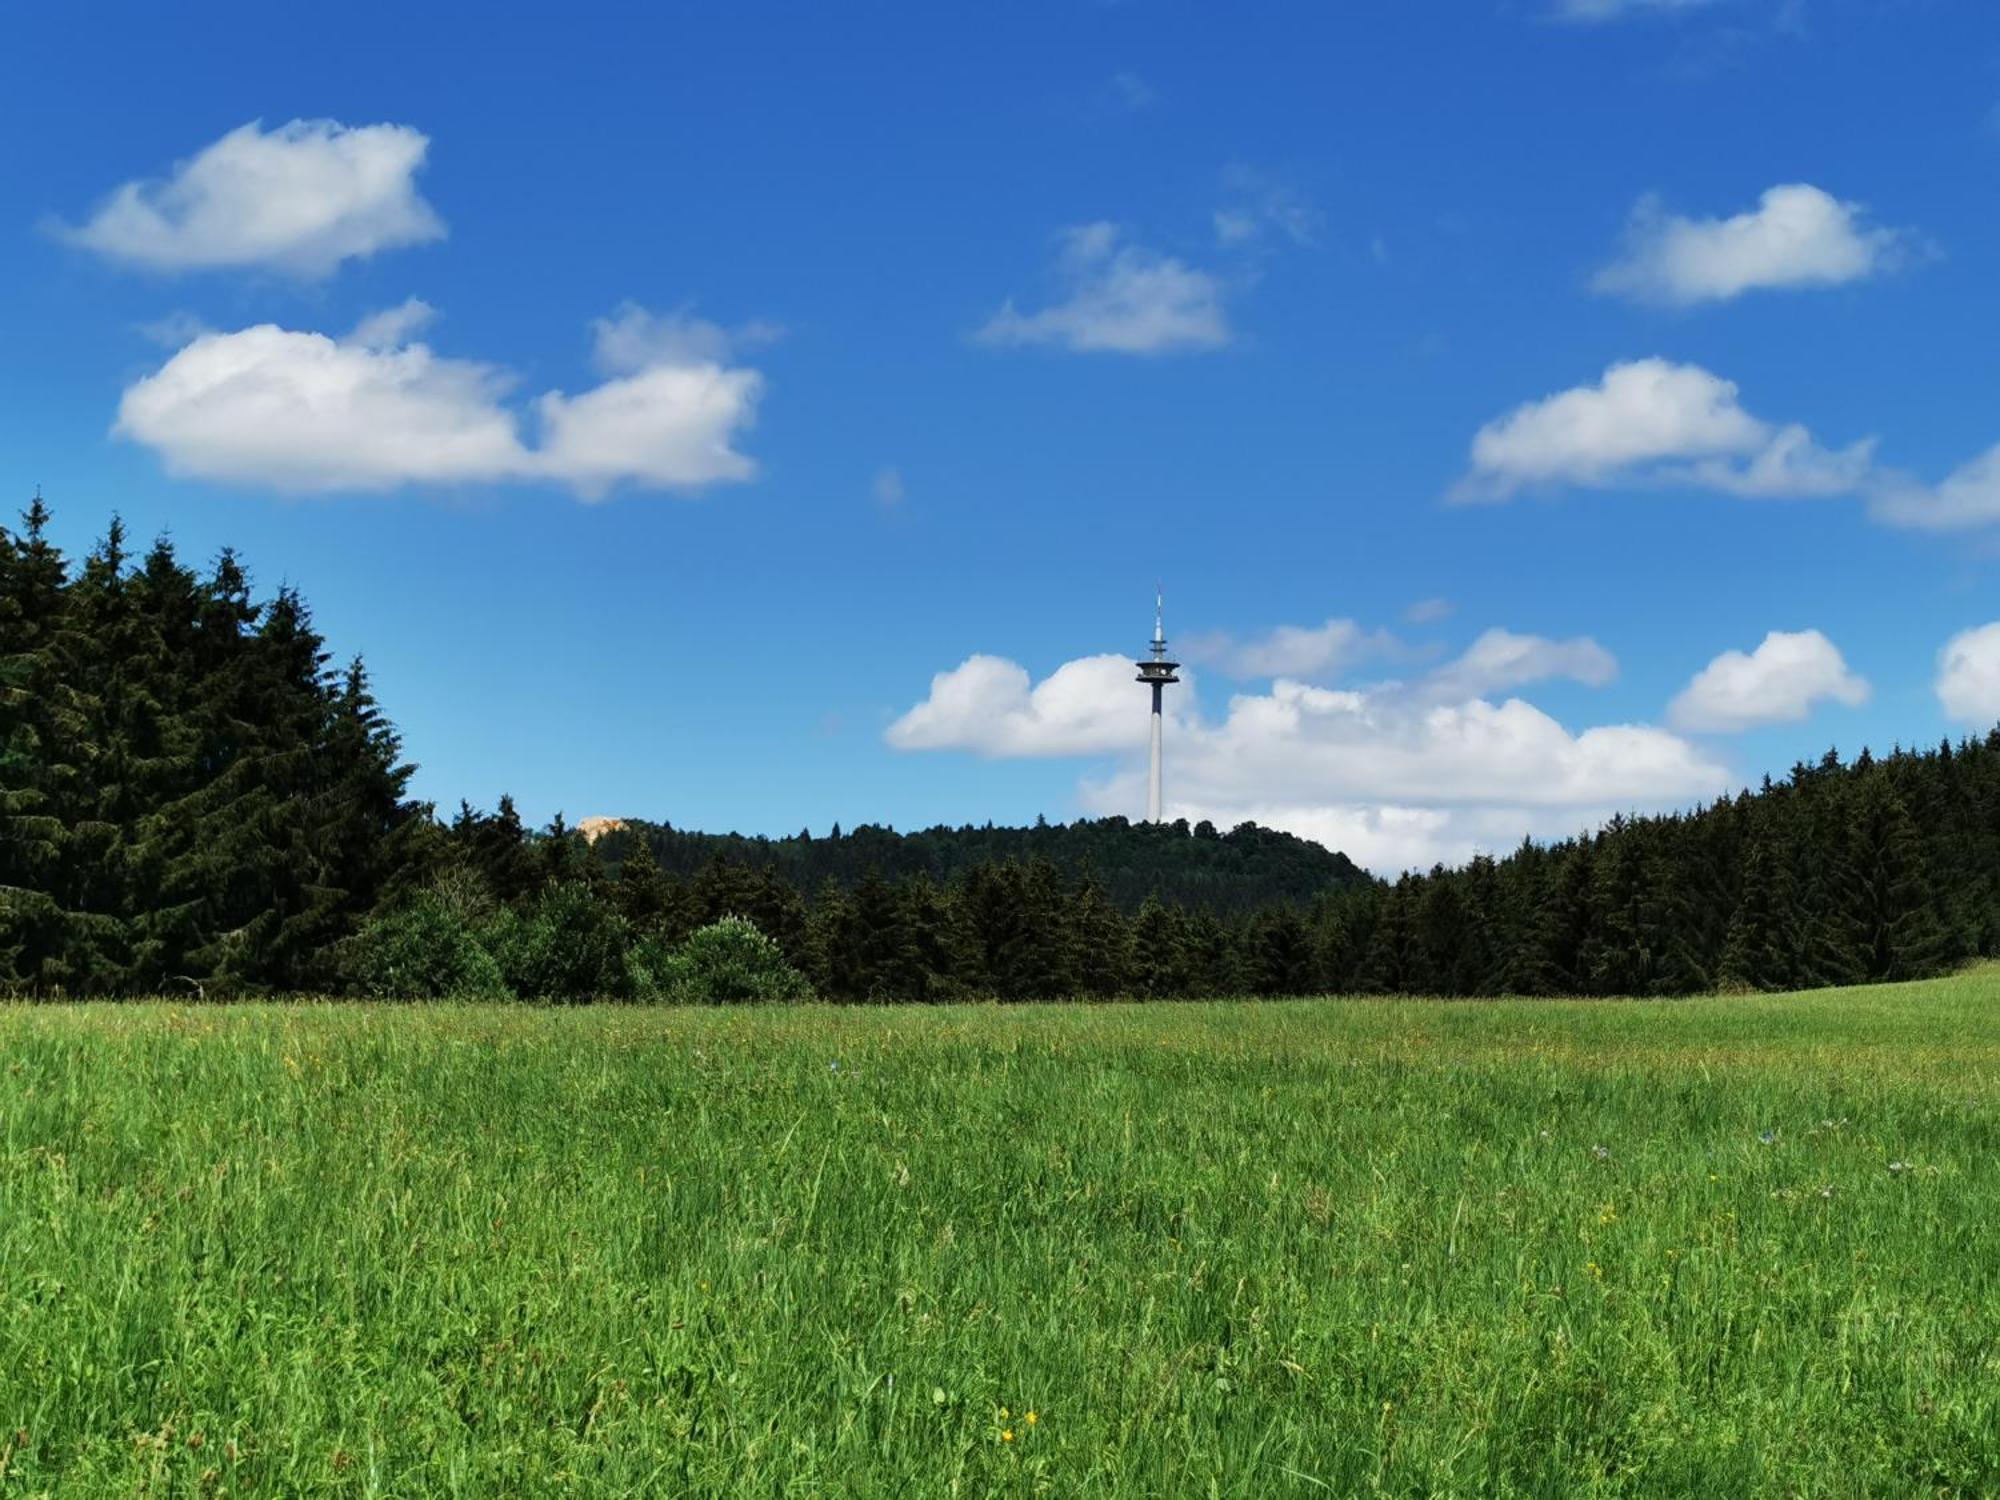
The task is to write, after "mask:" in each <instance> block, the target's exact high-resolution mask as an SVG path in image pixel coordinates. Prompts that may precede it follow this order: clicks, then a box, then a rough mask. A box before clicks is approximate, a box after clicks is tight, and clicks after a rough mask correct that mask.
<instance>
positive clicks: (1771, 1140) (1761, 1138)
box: [1757, 1130, 1778, 1146]
mask: <svg viewBox="0 0 2000 1500" xmlns="http://www.w3.org/2000/svg"><path fill="white" fill-rule="evenodd" d="M1757 1142H1758V1144H1759V1145H1763V1146H1775V1145H1777V1144H1778V1132H1777V1131H1775V1130H1760V1131H1758V1132H1757Z"/></svg>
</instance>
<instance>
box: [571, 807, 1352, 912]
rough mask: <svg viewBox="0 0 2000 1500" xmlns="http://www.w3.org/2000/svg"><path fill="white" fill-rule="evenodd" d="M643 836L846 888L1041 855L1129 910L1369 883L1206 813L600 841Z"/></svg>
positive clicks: (1269, 831) (674, 854) (672, 833)
mask: <svg viewBox="0 0 2000 1500" xmlns="http://www.w3.org/2000/svg"><path fill="white" fill-rule="evenodd" d="M638 839H644V840H645V842H646V843H647V845H648V846H649V847H650V848H651V850H652V854H653V859H654V862H655V863H657V864H658V865H659V867H660V868H661V869H662V870H663V871H665V872H666V873H667V874H669V875H678V876H681V877H682V878H692V877H693V876H695V875H696V874H698V873H700V871H701V870H702V868H703V867H704V866H706V865H708V864H710V863H711V862H713V861H715V860H718V859H719V860H722V861H723V862H725V863H740V864H743V865H747V866H748V867H749V868H751V869H752V870H757V871H760V872H761V871H764V870H770V871H772V872H774V873H775V874H777V875H778V876H780V877H781V878H783V879H784V880H786V881H788V882H789V883H791V884H792V885H794V886H797V887H798V888H799V889H801V890H807V891H811V890H817V889H819V888H820V886H822V885H824V884H825V883H826V882H827V881H829V880H830V881H833V882H835V883H836V884H838V885H839V886H841V887H842V888H843V889H847V890H852V889H853V888H854V887H855V886H856V885H858V884H860V882H861V881H862V879H863V878H864V877H866V876H869V875H876V876H880V877H883V878H885V879H889V880H901V879H905V878H908V877H911V876H916V875H923V876H927V877H928V878H929V879H931V880H932V881H934V882H935V883H937V884H939V885H945V884H949V883H950V882H951V881H953V880H955V879H957V878H958V877H960V876H961V875H963V874H965V873H966V872H967V871H969V870H971V869H973V868H974V867H976V866H979V865H989V864H1001V863H1005V862H1007V861H1010V860H1011V861H1020V862H1026V861H1030V860H1037V859H1045V860H1047V861H1049V862H1050V863H1051V864H1053V865H1054V866H1055V867H1056V868H1057V869H1058V870H1060V871H1061V872H1062V873H1063V874H1064V875H1065V876H1066V877H1069V878H1072V879H1074V878H1076V877H1078V876H1082V875H1090V876H1094V877H1095V878H1096V880H1097V881H1098V883H1099V884H1100V885H1101V886H1102V887H1103V889H1104V893H1105V895H1106V897H1107V898H1108V899H1109V900H1110V901H1111V904H1112V905H1114V906H1116V907H1117V908H1118V909H1119V910H1120V911H1122V912H1124V913H1126V914H1127V915H1128V916H1129V915H1130V914H1132V913H1134V912H1136V911H1138V909H1139V907H1140V905H1141V903H1143V902H1144V901H1145V900H1146V898H1147V897H1148V896H1156V897H1158V898H1159V899H1160V900H1162V901H1165V902H1167V903H1168V904H1170V905H1176V906H1185V907H1189V908H1198V909H1200V910H1204V911H1213V912H1223V913H1229V914H1240V913H1243V912H1248V911H1254V910H1256V909H1258V908H1260V907H1265V906H1274V905H1278V904H1280V903H1284V902H1293V903H1304V902H1307V901H1310V900H1312V898H1313V897H1315V896H1317V895H1319V894H1320V893H1321V892H1323V891H1328V890H1335V889H1339V888H1341V887H1345V886H1358V885H1367V884H1370V883H1371V881H1370V877H1369V876H1368V875H1367V874H1366V873H1365V872H1364V871H1363V870H1361V869H1360V867H1359V866H1357V865H1356V864H1355V863H1354V862H1353V861H1352V860H1350V859H1349V858H1348V857H1347V856H1346V855H1344V854H1337V853H1335V852H1333V851H1332V850H1330V849H1328V848H1327V847H1326V846H1325V845H1323V844H1315V843H1313V842H1311V841H1310V840H1308V839H1302V838H1299V837H1297V836H1296V835H1294V834H1289V833H1281V832H1280V831H1279V830H1277V829H1275V828H1261V827H1259V826H1258V825H1257V824H1255V823H1242V824H1239V825H1238V826H1237V827H1235V828H1233V829H1231V830H1230V831H1229V832H1228V833H1219V832H1217V831H1216V828H1215V825H1214V824H1212V823H1207V822H1202V823H1197V824H1195V825H1194V826H1193V827H1192V828H1190V827H1189V826H1188V824H1187V822H1186V820H1184V819H1183V820H1181V821H1178V822H1174V823H1160V824H1155V823H1133V822H1131V821H1129V820H1128V819H1125V818H1099V819H1095V820H1091V819H1084V820H1081V821H1078V822H1075V823H1068V824H1063V823H1049V822H1037V823H1036V824H1035V825H1034V826H1033V827H1032V828H997V827H995V826H994V825H993V824H991V823H988V824H985V825H984V826H983V827H970V826H968V827H963V828H946V827H937V828H925V829H921V830H918V831H915V832H910V833H898V832H896V831H895V830H894V829H892V828H885V827H878V826H876V825H873V824H862V825H861V826H859V827H857V828H855V829H853V830H852V831H850V832H848V833H845V834H843V833H842V832H841V831H840V827H839V825H838V824H836V825H835V826H834V828H833V831H832V832H831V833H830V834H829V835H827V836H826V837H823V838H814V837H813V836H812V834H810V833H803V832H802V833H799V834H797V835H796V836H794V837H791V838H782V839H767V838H746V837H744V836H743V835H741V834H734V833H723V834H717V833H691V832H688V831H687V830H685V829H679V828H674V827H672V826H670V825H668V824H665V823H648V822H644V821H642V820H639V819H628V820H625V827H624V828H622V829H614V830H613V831H611V832H609V833H606V834H604V835H603V836H602V837H601V838H599V840H598V841H597V848H598V853H599V855H600V856H601V857H602V858H603V859H604V860H605V862H606V863H607V864H608V865H610V866H611V868H613V869H614V870H615V869H616V868H617V867H618V866H619V865H620V864H622V863H623V862H624V859H625V855H626V853H627V851H628V850H629V849H630V848H631V847H632V844H633V842H634V841H635V840H638Z"/></svg>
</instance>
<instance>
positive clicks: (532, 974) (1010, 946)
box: [0, 499, 2000, 1002]
mask: <svg viewBox="0 0 2000 1500" xmlns="http://www.w3.org/2000/svg"><path fill="white" fill-rule="evenodd" d="M48 520H49V517H48V512H47V510H46V508H45V507H44V506H43V505H42V503H41V502H40V501H39V499H38V500H37V501H36V502H35V504H34V505H33V506H32V507H31V508H30V509H29V510H28V512H27V513H26V514H25V516H24V517H23V521H22V525H21V526H20V527H19V528H18V529H14V530H8V529H4V528H0V991H4V992H6V993H14V994H25V995H37V996H57V995H98V994H101V995H121V994H153V993H162V992H167V993H176V992H184V993H195V994H202V995H211V996H219V995H248V994H288V993H326V994H374V995H383V996H407V997H411V998H416V997H421V996H427V995H461V996H480V997H495V998H497V997H502V996H509V995H511V996H519V997H523V998H551V999H572V1000H581V999H592V998H599V997H630V998H639V999H648V998H650V999H664V1000H686V999H703V998H736V999H755V998H795V997H798V996H801V995H804V994H807V993H814V994H818V995H820V996H823V997H825V998H828V999H834V1000H845V1001H875V1002H893V1001H935V1000H949V999H973V998H998V999H1005V1000H1044V999H1056V998H1062V997H1069V996H1084V997H1113V996H1132V997H1136V998H1150V999H1175V998H1196V997H1203V996H1212V995H1231V994H1254V995H1290V994H1309V993H1361V992H1373V993H1396V994H1415V995H1466V996H1477V995H1499V994H1520V995H1560V994H1578V995H1611V994H1642V995H1676V994H1686V993H1691V992H1696V991H1703V990H1710V989H1715V988H1746V989H1787V988H1799V987H1807V986H1813V985H1821V984H1835V983H1847V982H1855V981H1861V980H1867V979H1896V978H1913V977H1919V976H1922V975H1927V974H1932V973H1936V972H1939V971H1941V970H1943V969H1944V968H1946V967H1948V966H1950V965H1952V964H1954V963H1957V962H1959V961H1962V960H1964V959H1966V958H1969V957H1973V956H1979V955H1990V954H1993V953H1994V952H1996V950H2000V889H1996V880H2000V873H1997V872H2000V730H1996V731H1995V733H1994V734H1993V735H1990V736H1988V737H1987V738H1985V739H1983V740H1965V741H1961V742H1958V743H1956V744H1951V743H1947V744H1943V745H1940V746H1938V747H1937V748H1935V749H1933V750H1928V751H1922V752H1917V751H1904V750H1897V751H1895V752H1893V753H1891V754H1889V755H1887V756H1884V757H1881V758H1877V757H1874V756H1872V755H1870V754H1869V753H1868V752H1867V751H1863V752H1862V753H1861V754H1860V755H1859V756H1857V757H1856V758H1855V759H1853V760H1852V761H1848V762H1843V761H1842V760H1841V759H1840V758H1839V757H1838V756H1837V755H1835V754H1834V753H1833V752H1831V751H1830V752H1828V754H1827V755H1826V756H1825V757H1824V758H1823V759H1821V760H1820V761H1818V762H1817V763H1812V764H1803V763H1802V764H1800V765H1797V766H1795V767H1794V768H1793V769H1792V771H1791V773H1790V775H1789V776H1788V777H1787V778H1786V779H1785V780H1783V781H1780V782H1773V781H1771V780H1769V779H1767V780H1766V781H1765V783H1764V784H1763V785H1762V786H1761V787H1760V788H1758V789H1757V790H1755V791H1745V792H1743V793H1741V794H1739V795H1737V796H1735V797H1731V798H1725V799H1722V800H1719V801H1717V802H1715V803H1714V804H1712V805H1710V806H1708V807H1704V808H1700V809H1696V810H1693V811H1689V812H1685V813H1679V814H1673V815H1668V816H1659V817H1634V818H1623V817H1620V818H1614V819H1613V820H1612V821H1611V822H1610V823H1609V824H1608V825H1606V826H1605V827H1604V828H1603V829H1601V830H1599V831H1597V832H1595V833H1591V834H1588V835H1581V836H1578V837H1576V838H1573V839H1569V840H1564V841H1561V842H1557V843H1551V844H1537V843H1533V842H1524V843H1523V844H1522V846H1521V847H1520V848H1519V849H1518V850H1516V851H1514V852H1513V853H1511V854H1509V855H1507V856H1506V857H1505V858H1501V859H1493V858H1487V857H1481V858H1477V859H1474V860H1472V861H1471V862H1470V863H1469V864H1467V865H1465V866H1463V867H1461V868H1457V869H1449V870H1448V869H1444V868H1442V867H1440V868H1436V869H1433V870H1432V871H1430V872H1429V873H1428V874H1410V875H1406V876H1404V877H1402V878H1401V879H1399V880H1396V881H1395V882H1393V883H1385V882H1381V881H1377V880H1374V879H1371V878H1369V877H1367V876H1365V875H1363V874H1361V873H1360V872H1359V871H1357V870H1355V868H1354V867H1353V866H1352V865H1351V864H1349V863H1348V862H1347V861H1346V860H1345V859H1344V858H1342V857H1340V856H1336V855H1331V854H1329V853H1327V852H1326V851H1323V850H1320V849H1319V847H1318V846H1316V845H1311V844H1308V843H1306V842H1305V841H1303V840H1299V839H1295V838H1292V837H1291V836H1289V835H1284V834H1280V833H1276V832H1274V831H1272V830H1267V829H1259V828H1256V827H1255V826H1254V825H1244V826H1243V827H1241V828H1238V829H1235V830H1233V831H1231V832H1229V833H1227V834H1224V833H1219V832H1218V831H1216V830H1215V829H1213V828H1211V827H1208V826H1207V825H1199V826H1197V827H1195V828H1192V829H1190V828H1188V827H1187V826H1186V825H1185V824H1179V825H1172V824H1170V825H1158V826H1155V825H1145V824H1137V825H1135V824H1131V823H1128V822H1126V821H1125V820H1124V819H1102V820H1095V821H1086V822H1082V823H1077V824H1072V825H1067V826H1064V825H1049V824H1040V825H1038V826H1037V827H1035V828H1031V829H995V828H991V827H988V828H983V829H978V828H969V829H957V830H953V829H932V830H926V831H923V832H921V833H915V834H897V833H895V832H893V831H892V830H889V829H886V828H874V827H869V828H861V829H856V830H854V831H852V832H851V833H848V834H846V835H841V834H839V832H838V830H836V831H835V834H834V835H833V836H830V837H827V838H818V839H815V838H812V837H811V836H809V835H804V834H802V835H800V836H799V837H797V838H795V839H777V840H768V839H744V838H740V837H738V836H736V835H720V836H717V835H704V834H695V833H690V832H687V831H684V830H677V829H673V828H671V827H669V826H667V825H665V824H642V823H634V824H630V825H627V826H626V827H624V828H622V829H617V830H613V831H612V832H610V833H608V834H605V835H604V836H603V837H601V838H599V839H597V840H596V841H595V842H592V841H589V840H586V839H584V838H583V837H581V836H580V835H578V834H577V833H576V832H575V831H574V830H572V829H570V828H568V827H567V826H566V825H565V824H564V823H563V822H562V820H561V819H560V818H558V819H557V820H556V822H555V823H554V824H553V825H551V826H550V827H548V828H546V829H540V830H535V829H530V828H528V827H526V826H524V824H523V822H522V820H521V818H520V817H519V815H518V813H517V812H516V810H515V808H514V806H513V804H512V802H511V800H509V799H507V798H505V797H503V798H501V799H500V802H499V805H498V807H497V808H496V809H495V810H494V811H491V812H487V811H483V810H479V809H474V808H472V807H470V806H468V805H464V804H461V806H460V808H459V809H458V811H457V813H456V814H455V815H454V816H452V817H451V818H450V819H448V820H447V819H441V818H439V817H438V816H437V814H436V812H435V809H434V808H432V807H431V806H430V805H428V804H425V803H421V802H418V801H416V800H414V799H412V798H411V797H410V796H409V795H408V784H409V779H410V776H411V773H412V768H411V766H410V765H408V764H407V763H406V762H405V761H404V759H403V756H402V747H401V744H400V741H399V739H398V737H397V735H396V732H395V730H394V728H393V726H392V725H391V724H390V723H389V722H388V721H387V719H386V718H385V717H384V716H383V714H382V712H381V710H380V708H379V707H378V705H377V704H376V703H375V701H374V699H373V696H372V694H371V693H370V691H369V686H368V678H367V674H366V672H365V670H364V669H363V667H362V665H361V663H360V662H359V661H358V660H357V661H354V662H351V663H349V664H347V665H345V666H344V667H339V668H336V667H334V666H333V665H332V664H331V659H330V657H329V654H328V652H327V650H326V647H325V643H324V642H323V640H322V639H321V638H320V636H319V635H318V634H317V632H316V631H315V630H314V628H313V625H312V620H311V614H310V611H309V609H308V608H307V606H306V603H305V601H304V600H303V599H302V598H301V597H300V596H299V595H298V594H297V593H296V592H294V591H290V590H280V591H279V592H278V593H277V594H276V595H275V596H274V597H272V598H270V599H267V600H261V601H260V600H257V599H254V598H253V597H252V591H251V588H250V584H249V581H248V578H247V576H246V574H245V572H244V570H243V568H242V566H241V564H240V562H239V561H238V560H237V558H236V557H235V556H234V555H233V554H231V553H229V552H226V551H225V552H224V553H222V554H221V555H220V556H219V557H218V558H217V559H216V560H215V561H214V562H213V564H212V565H211V566H209V567H207V568H206V569H203V570H199V571H197V570H195V569H192V568H190V567H188V566H187V565H186V564H184V563H183V562H182V561H181V560H180V559H179V558H178V557H177V556H176V555H175V552H174V549H173V547H172V546H171V544H170V543H169V542H167V541H165V540H161V541H158V542H155V543H153V544H152V545H151V547H150V548H148V549H147V550H146V551H145V552H144V553H143V555H138V556H134V555H133V554H132V553H131V552H130V551H129V550H128V547H127V541H126V537H125V535H124V533H123V530H122V528H121V527H120V526H118V525H117V524H116V523H115V522H114V523H113V525H112V526H111V528H110V530H109V532H108V533H107V535H106V537H105V538H104V540H103V541H101V542H100V543H98V544H97V546H96V547H95V548H93V549H92V550H91V551H90V553H89V554H88V555H87V556H86V557H84V558H83V559H82V561H81V562H80V563H78V564H75V565H72V564H71V563H70V562H69V561H68V560H67V559H66V558H64V557H63V555H62V554H61V552H60V551H59V550H58V549H57V548H56V547H55V546H54V545H53V544H52V542H51V541H50V540H49V538H48V534H47V528H48Z"/></svg>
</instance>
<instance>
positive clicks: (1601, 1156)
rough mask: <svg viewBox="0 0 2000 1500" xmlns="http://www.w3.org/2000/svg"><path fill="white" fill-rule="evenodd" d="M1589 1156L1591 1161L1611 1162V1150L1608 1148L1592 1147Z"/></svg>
mask: <svg viewBox="0 0 2000 1500" xmlns="http://www.w3.org/2000/svg"><path fill="white" fill-rule="evenodd" d="M1590 1154H1591V1157H1592V1159H1593V1160H1596V1161H1610V1160H1611V1148H1610V1147H1609V1146H1592V1147H1591V1148H1590Z"/></svg>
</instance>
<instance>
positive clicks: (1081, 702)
mask: <svg viewBox="0 0 2000 1500" xmlns="http://www.w3.org/2000/svg"><path fill="white" fill-rule="evenodd" d="M1136 678H1137V673H1136V672H1135V671H1134V670H1133V666H1132V660H1131V658H1130V657H1125V656H1116V655H1109V654H1107V655H1103V656H1085V657H1080V658H1078V659H1077V660H1075V661H1069V662H1064V663H1063V665H1062V666H1060V667H1058V668H1057V669H1056V670H1055V671H1054V672H1052V673H1050V674H1049V675H1048V676H1047V677H1045V678H1043V679H1042V680H1041V681H1040V682H1033V681H1032V679H1030V677H1029V676H1028V671H1027V668H1025V667H1023V666H1020V665H1019V664H1018V663H1015V662H1011V661H1009V660H1007V659H1006V658H1005V657H1001V656H985V655H978V656H970V657H967V658H966V659H965V661H964V662H962V663H961V664H960V665H958V666H956V667H954V668H952V669H951V670H950V671H949V672H940V673H938V674H937V675H936V676H935V677H933V678H932V679H931V690H930V696H929V697H927V698H925V699H924V701H923V702H922V703H919V704H918V705H917V706H916V707H915V708H912V709H911V710H910V711H909V712H908V713H906V714H904V715H903V716H902V717H901V718H900V719H898V720H896V722H895V723H893V724H891V725H890V726H889V728H888V731H887V734H886V738H887V740H888V742H889V744H890V745H892V746H894V747H895V748H896V749H898V750H970V751H972V752H974V753H975V754H978V755H984V756H990V757H1002V756H1039V755H1102V754H1107V753H1110V752H1113V751H1120V750H1131V749H1134V748H1137V747H1139V746H1142V745H1144V744H1145V743H1146V737H1147V732H1148V731H1147V720H1146V715H1145V712H1144V709H1143V705H1142V707H1141V710H1140V711H1139V712H1137V713H1134V712H1133V711H1132V705H1133V702H1134V701H1135V700H1134V698H1133V694H1135V693H1137V692H1138V691H1139V689H1138V687H1137V686H1136V685H1135V684H1136Z"/></svg>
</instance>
